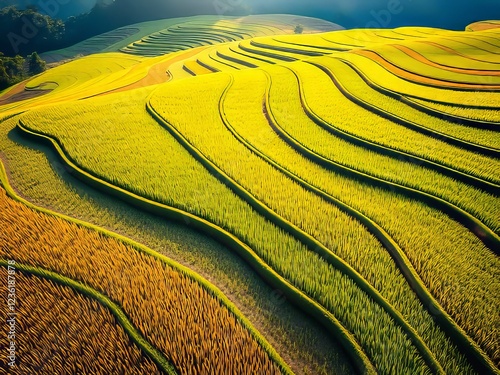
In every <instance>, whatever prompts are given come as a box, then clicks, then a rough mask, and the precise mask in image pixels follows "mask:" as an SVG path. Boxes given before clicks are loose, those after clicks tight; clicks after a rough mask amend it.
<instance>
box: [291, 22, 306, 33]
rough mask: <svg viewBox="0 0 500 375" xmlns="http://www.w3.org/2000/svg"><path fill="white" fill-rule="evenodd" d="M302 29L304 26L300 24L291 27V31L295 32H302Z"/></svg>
mask: <svg viewBox="0 0 500 375" xmlns="http://www.w3.org/2000/svg"><path fill="white" fill-rule="evenodd" d="M303 31H304V26H302V25H301V24H298V25H297V26H295V29H293V32H294V33H295V34H302V32H303Z"/></svg>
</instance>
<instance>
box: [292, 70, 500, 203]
mask: <svg viewBox="0 0 500 375" xmlns="http://www.w3.org/2000/svg"><path fill="white" fill-rule="evenodd" d="M304 62H305V63H307V64H310V65H312V66H314V67H316V68H317V69H319V70H321V71H322V72H323V73H324V74H325V75H327V76H328V77H329V78H330V79H332V77H331V76H330V75H329V73H328V71H324V68H323V67H322V66H321V65H317V64H315V63H312V62H310V61H304ZM284 66H285V65H284ZM289 69H290V70H291V71H292V72H293V74H294V75H295V77H297V81H298V82H299V87H300V92H301V94H300V97H301V102H302V107H303V108H304V110H305V112H306V114H307V116H308V117H309V118H310V119H311V120H312V121H314V122H315V123H316V124H317V125H318V126H320V127H321V128H323V129H324V130H326V131H327V132H329V133H331V134H333V135H335V136H337V137H339V138H342V139H343V140H345V141H347V142H350V143H352V144H355V145H358V146H361V147H364V148H365V149H368V150H372V151H374V152H377V153H379V154H382V155H386V156H390V157H393V158H397V159H399V160H404V161H408V162H410V163H413V164H416V165H423V166H425V167H427V168H429V169H433V170H435V171H436V172H439V173H442V174H444V175H446V176H448V177H452V178H454V179H456V180H459V181H461V182H464V183H466V184H469V185H472V186H475V187H477V188H480V189H482V190H485V191H487V192H489V193H491V194H495V195H497V196H499V195H500V185H499V184H497V183H494V182H491V181H488V180H485V179H483V178H480V177H477V176H473V175H470V174H468V173H465V172H463V171H460V170H457V169H455V168H453V167H450V166H446V165H443V164H441V163H439V162H436V161H432V160H429V159H426V158H425V157H422V156H417V155H414V154H412V153H409V152H406V151H401V150H398V149H395V148H391V147H388V146H384V145H382V144H379V143H375V142H372V141H369V140H367V139H365V138H362V137H360V136H357V135H354V134H351V133H349V132H347V131H345V130H342V129H339V128H338V127H336V126H335V125H333V124H330V123H329V122H327V121H326V120H324V119H322V118H321V117H320V116H318V115H317V114H316V113H314V112H313V110H312V109H311V108H310V107H309V105H308V104H307V100H306V98H305V97H304V93H303V88H302V82H301V79H300V78H299V76H298V74H297V73H296V72H295V70H294V69H292V68H289ZM332 83H333V84H334V85H335V86H336V87H337V88H338V90H339V91H340V92H341V93H342V94H343V95H345V94H344V93H343V91H342V90H343V88H342V86H340V85H339V84H338V82H337V81H336V80H335V79H333V82H332Z"/></svg>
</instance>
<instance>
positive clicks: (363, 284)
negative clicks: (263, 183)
mask: <svg viewBox="0 0 500 375" xmlns="http://www.w3.org/2000/svg"><path fill="white" fill-rule="evenodd" d="M228 76H229V77H230V78H231V81H230V83H229V84H228V86H227V87H226V88H225V90H224V92H223V94H222V96H221V98H220V100H219V113H220V114H221V119H222V121H223V122H224V123H226V122H227V119H226V118H225V115H224V111H223V102H224V99H225V96H226V94H227V92H228V91H229V88H230V87H231V85H232V82H233V77H232V75H230V74H228ZM153 94H154V93H152V94H151V96H152V95H153ZM151 96H150V98H151ZM147 106H148V111H150V113H151V114H152V115H153V116H154V117H155V119H157V121H159V122H160V124H161V125H162V126H163V127H165V128H166V130H167V131H169V132H170V133H171V134H172V135H173V136H174V137H175V139H176V140H177V141H178V142H179V143H181V145H182V146H183V147H184V148H185V149H186V150H187V151H189V153H190V154H191V155H193V157H194V158H195V159H196V160H198V161H199V162H200V163H201V164H202V165H203V166H204V167H205V168H206V169H208V171H209V172H210V173H211V174H212V175H214V176H216V178H217V179H218V180H219V181H221V182H222V183H223V184H225V185H227V186H228V187H229V188H230V189H231V190H232V191H233V192H234V193H235V194H236V195H238V196H239V197H240V198H242V199H243V200H244V201H246V202H247V203H248V204H250V206H252V208H254V209H255V210H256V211H257V212H258V213H259V214H261V215H263V216H264V217H265V218H267V219H268V220H270V221H271V222H272V223H274V224H275V225H277V226H278V227H280V228H282V229H283V230H285V231H286V232H288V233H289V234H290V235H292V236H293V237H295V238H296V239H297V240H299V241H300V242H302V243H304V244H305V245H306V246H307V247H308V248H309V249H310V250H312V251H313V252H315V253H317V254H318V255H319V256H321V257H322V258H323V259H324V260H325V261H327V263H328V264H330V265H332V266H333V267H335V268H336V269H337V270H339V271H340V272H342V273H343V274H344V275H346V276H347V277H349V278H350V279H351V280H352V281H353V282H354V283H355V284H356V285H357V286H358V287H359V288H360V289H361V290H362V291H363V292H364V293H366V294H367V295H368V297H370V298H371V299H372V300H373V301H374V302H375V303H376V304H378V305H379V306H380V307H382V309H383V310H384V311H385V313H386V314H388V315H389V316H390V317H391V318H392V319H393V320H394V321H395V322H396V324H397V325H398V326H399V327H400V329H401V330H402V331H403V332H404V333H405V334H406V336H407V337H408V338H409V339H410V340H411V341H412V343H413V345H414V346H415V347H416V348H417V350H418V351H419V353H420V355H421V356H422V358H423V359H424V360H425V361H426V363H427V365H428V366H429V367H430V368H431V369H432V370H433V371H434V372H435V373H438V374H444V371H443V370H442V368H441V365H440V364H439V363H438V362H437V360H436V359H435V358H434V356H433V354H432V353H431V351H430V350H429V349H428V348H427V345H426V344H425V343H424V342H423V340H422V338H421V337H420V336H419V335H418V333H417V332H416V331H415V330H414V328H413V327H411V325H410V324H409V323H408V322H406V319H405V318H404V317H403V316H402V315H401V313H399V311H398V310H396V309H395V308H394V307H393V306H392V305H391V304H390V303H389V302H388V301H387V300H386V299H385V298H384V297H383V296H382V295H381V294H380V293H379V292H378V290H376V289H375V288H374V287H373V286H372V285H371V284H370V283H368V282H367V281H366V280H365V279H364V277H363V276H362V275H361V274H359V273H358V272H357V271H356V270H354V269H353V268H352V267H351V266H350V265H349V264H347V263H346V262H345V261H344V260H343V259H341V258H340V257H338V256H337V255H335V254H334V253H333V252H332V251H331V250H329V249H328V248H327V247H326V246H324V245H323V244H322V243H321V242H319V241H318V240H316V239H314V238H313V237H312V236H310V235H309V234H308V233H306V232H304V231H303V230H301V229H300V228H298V227H297V226H296V225H295V224H293V223H291V222H289V221H288V220H286V219H284V218H282V217H281V216H280V215H278V214H277V213H276V212H274V211H273V210H272V209H271V208H269V207H268V206H267V205H265V204H264V203H262V202H261V201H259V200H258V199H257V198H255V197H254V196H253V195H252V194H251V193H250V192H249V191H247V190H246V189H245V188H243V187H242V186H241V185H240V184H239V183H238V182H236V181H235V180H234V179H233V178H232V177H230V176H229V175H227V174H226V173H225V172H224V171H223V170H222V169H220V168H219V167H218V166H217V165H216V164H215V163H213V162H212V161H210V160H209V159H208V158H207V157H206V156H205V155H204V154H203V153H202V152H201V151H200V150H199V149H198V148H197V147H195V146H193V145H192V144H191V143H190V142H189V141H188V140H187V139H186V138H185V137H184V135H182V134H181V133H180V132H179V131H178V130H177V129H175V128H174V127H173V126H172V125H170V124H169V123H168V122H167V121H166V120H165V119H164V118H163V117H162V116H161V115H160V114H159V113H157V112H156V110H155V109H154V108H153V106H152V104H151V103H150V101H149V100H148V102H147Z"/></svg>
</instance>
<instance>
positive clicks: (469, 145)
mask: <svg viewBox="0 0 500 375" xmlns="http://www.w3.org/2000/svg"><path fill="white" fill-rule="evenodd" d="M328 57H329V56H328ZM337 60H338V61H340V62H342V63H344V64H345V62H344V61H342V60H340V59H337ZM307 62H308V63H309V64H312V65H314V66H316V67H318V68H320V69H321V70H323V71H324V72H325V73H326V74H327V75H328V76H329V77H330V79H331V80H332V81H333V82H334V84H335V85H336V86H337V87H338V89H339V90H340V91H341V92H342V94H344V96H345V97H346V98H347V99H349V100H350V101H352V102H353V103H355V104H357V105H359V106H360V107H362V108H364V109H366V110H367V111H370V112H372V113H375V114H376V115H379V116H381V117H383V118H385V119H387V120H390V121H392V122H394V123H396V124H399V125H401V126H404V127H405V128H408V129H411V130H415V131H417V132H419V133H421V134H424V135H427V136H430V137H432V138H435V139H438V140H442V141H444V142H446V143H448V144H451V145H454V146H458V147H461V148H463V149H465V150H468V151H472V152H478V153H481V154H483V155H486V156H491V157H496V158H500V149H496V148H493V147H488V146H483V145H481V144H478V143H473V142H469V141H466V140H463V139H461V138H457V137H454V136H452V135H449V134H446V133H443V132H440V131H437V130H434V129H431V128H428V127H426V126H424V125H421V124H418V123H416V122H414V121H411V120H406V119H404V118H402V117H400V116H398V115H396V114H394V113H391V112H387V111H386V110H384V109H382V108H380V107H379V106H377V105H376V104H372V103H368V102H367V101H365V100H364V99H361V98H358V97H357V96H356V95H355V94H353V93H351V92H350V91H349V90H348V89H347V88H346V87H344V85H343V84H342V82H341V81H340V80H339V79H338V78H337V77H336V76H335V72H333V71H332V70H331V69H330V68H328V67H326V66H324V65H323V64H321V63H317V62H313V61H307ZM346 65H347V66H348V67H349V68H350V66H349V65H348V64H346ZM351 69H352V68H351ZM404 104H406V103H404ZM406 105H408V104H406ZM412 108H413V107H412ZM413 109H415V108H413Z"/></svg>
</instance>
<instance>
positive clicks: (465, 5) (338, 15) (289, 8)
mask: <svg viewBox="0 0 500 375" xmlns="http://www.w3.org/2000/svg"><path fill="white" fill-rule="evenodd" d="M53 1H55V2H57V1H59V2H60V4H64V3H67V4H65V5H60V10H59V12H58V14H57V17H59V18H63V19H64V18H66V17H68V16H70V15H73V14H78V13H81V12H84V11H88V10H89V9H90V8H91V7H92V6H93V5H94V4H95V3H96V0H69V1H68V0H53ZM98 1H101V2H112V1H113V0H98ZM138 1H139V0H138ZM142 1H143V2H144V3H147V0H142ZM199 1H200V3H201V2H203V3H212V4H214V11H215V10H216V7H215V5H216V4H219V5H221V4H225V5H229V7H231V6H238V7H239V8H244V9H246V10H247V11H248V12H250V13H253V14H256V13H289V14H301V15H307V16H312V17H318V18H323V19H327V20H329V21H332V22H336V23H339V24H340V25H342V26H345V27H347V28H353V27H377V26H379V27H398V26H407V25H417V26H434V27H442V28H450V29H458V30H463V29H464V27H465V26H466V25H467V24H469V23H471V22H474V21H477V20H484V19H500V0H199ZM47 2H49V0H0V6H6V5H9V4H15V3H17V4H19V5H21V6H22V5H26V4H29V3H32V4H40V3H47ZM166 2H167V0H166ZM175 5H176V7H182V0H179V2H178V4H175ZM219 9H220V8H219ZM191 11H192V9H191Z"/></svg>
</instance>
